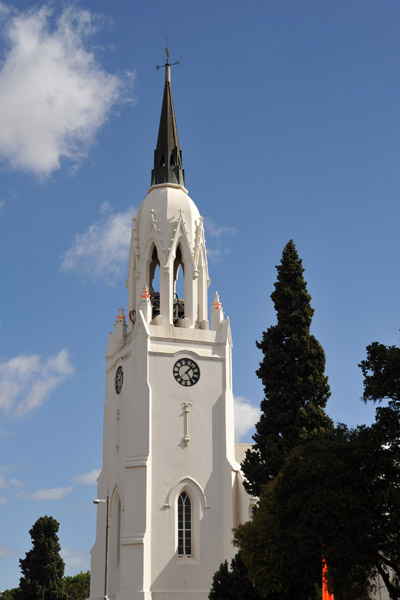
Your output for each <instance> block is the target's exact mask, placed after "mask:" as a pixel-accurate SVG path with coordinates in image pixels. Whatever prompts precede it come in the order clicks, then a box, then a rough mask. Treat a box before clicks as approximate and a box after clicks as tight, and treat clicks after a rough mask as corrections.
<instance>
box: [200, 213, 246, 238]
mask: <svg viewBox="0 0 400 600" xmlns="http://www.w3.org/2000/svg"><path fill="white" fill-rule="evenodd" d="M204 229H205V232H206V235H207V236H211V237H213V238H219V237H220V236H221V235H230V236H235V235H237V232H238V230H237V227H218V226H217V225H216V224H215V223H214V221H212V220H211V219H209V218H208V217H205V219H204Z"/></svg>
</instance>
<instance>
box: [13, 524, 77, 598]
mask: <svg viewBox="0 0 400 600" xmlns="http://www.w3.org/2000/svg"><path fill="white" fill-rule="evenodd" d="M58 527H59V524H58V522H57V521H56V520H55V519H53V517H47V516H45V517H40V518H39V519H38V520H37V521H36V523H35V524H34V525H33V527H32V529H31V530H30V532H29V533H30V536H31V538H32V545H33V547H32V550H30V551H29V552H27V553H26V555H25V558H23V559H21V560H20V561H19V564H20V566H21V571H22V577H21V579H20V582H19V588H18V593H17V596H16V599H17V600H66V593H65V583H64V579H63V576H64V561H63V559H62V558H61V556H60V550H61V548H60V544H59V541H58V536H57V531H58Z"/></svg>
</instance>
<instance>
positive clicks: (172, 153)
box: [151, 49, 185, 185]
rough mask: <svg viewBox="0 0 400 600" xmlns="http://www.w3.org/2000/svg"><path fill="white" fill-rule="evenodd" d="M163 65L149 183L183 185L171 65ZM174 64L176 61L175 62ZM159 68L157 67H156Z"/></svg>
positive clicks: (167, 63)
mask: <svg viewBox="0 0 400 600" xmlns="http://www.w3.org/2000/svg"><path fill="white" fill-rule="evenodd" d="M166 55H167V62H166V64H165V65H164V67H165V87H164V97H163V103H162V109H161V118H160V127H159V129H158V139H157V148H156V149H155V151H154V169H153V170H152V172H151V185H157V184H158V183H177V184H179V185H185V172H184V170H183V169H182V151H181V149H180V148H179V140H178V129H177V127H176V120H175V111H174V103H173V101H172V90H171V65H170V64H169V62H168V57H169V53H168V49H166ZM175 64H176V63H175ZM157 68H159V67H157Z"/></svg>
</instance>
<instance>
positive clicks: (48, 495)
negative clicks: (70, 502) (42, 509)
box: [31, 486, 73, 501]
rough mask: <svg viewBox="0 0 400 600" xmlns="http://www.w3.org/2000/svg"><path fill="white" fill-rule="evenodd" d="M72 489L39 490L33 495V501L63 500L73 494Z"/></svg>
mask: <svg viewBox="0 0 400 600" xmlns="http://www.w3.org/2000/svg"><path fill="white" fill-rule="evenodd" d="M72 489H73V488H72V487H71V486H70V487H58V488H48V489H43V490H37V491H36V492H33V494H31V498H32V500H37V501H39V500H62V499H63V498H65V496H68V494H70V493H71V492H72Z"/></svg>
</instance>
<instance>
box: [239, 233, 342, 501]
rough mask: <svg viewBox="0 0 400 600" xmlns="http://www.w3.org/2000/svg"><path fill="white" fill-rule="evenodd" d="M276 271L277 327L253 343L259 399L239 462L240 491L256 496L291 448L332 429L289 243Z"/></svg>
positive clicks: (321, 359)
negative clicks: (249, 443)
mask: <svg viewBox="0 0 400 600" xmlns="http://www.w3.org/2000/svg"><path fill="white" fill-rule="evenodd" d="M277 270H278V279H277V282H276V283H275V290H274V292H273V293H272V294H271V298H272V300H273V302H274V306H275V310H276V313H277V324H276V325H273V326H271V327H269V328H268V330H267V331H266V332H264V333H263V337H262V341H261V342H257V347H258V348H260V350H261V351H262V352H263V355H264V358H263V360H262V362H261V363H260V366H259V369H258V370H257V372H256V373H257V375H258V377H259V378H260V379H261V380H262V382H263V386H264V394H265V398H264V400H263V401H262V402H261V411H262V413H261V417H260V420H259V422H258V423H257V425H256V433H255V435H254V436H253V439H254V441H255V444H254V446H253V450H251V451H248V452H247V455H246V458H245V460H244V462H243V464H242V468H243V472H244V474H245V476H246V479H247V482H246V483H245V486H246V489H247V491H248V492H250V493H252V494H255V495H256V496H258V495H260V492H261V487H262V485H263V484H266V483H267V482H268V481H270V480H271V479H272V478H273V477H276V476H277V474H278V473H279V471H280V469H281V467H282V465H283V463H284V460H285V458H286V457H287V456H288V454H289V452H290V451H291V449H292V448H294V447H295V446H297V445H298V444H300V443H302V442H303V441H304V440H306V439H308V438H309V437H310V436H313V435H316V434H318V433H320V432H321V431H325V430H329V429H331V428H332V422H331V420H330V418H329V417H328V416H327V415H326V413H325V411H324V407H325V405H326V402H327V400H328V398H329V395H330V391H329V385H328V378H327V377H326V376H325V354H324V351H323V349H322V347H321V345H320V344H319V342H318V341H317V340H316V339H315V337H314V336H313V335H311V333H310V326H311V320H312V316H313V313H314V310H313V309H312V308H311V304H310V300H311V297H310V295H309V294H308V292H307V286H306V282H305V281H304V278H303V272H304V269H303V266H302V261H301V259H300V258H299V255H298V253H297V250H296V247H295V245H294V243H293V240H290V242H288V244H287V245H286V246H285V248H284V250H283V254H282V261H281V264H280V265H279V266H277Z"/></svg>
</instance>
